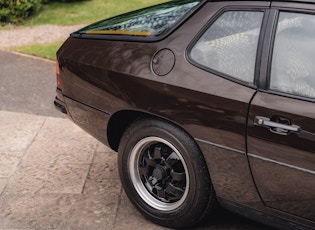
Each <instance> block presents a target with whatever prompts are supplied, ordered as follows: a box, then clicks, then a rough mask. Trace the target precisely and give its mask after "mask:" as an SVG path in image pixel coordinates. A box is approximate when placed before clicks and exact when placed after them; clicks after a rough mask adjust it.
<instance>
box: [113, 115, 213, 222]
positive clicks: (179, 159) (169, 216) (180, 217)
mask: <svg viewBox="0 0 315 230" xmlns="http://www.w3.org/2000/svg"><path fill="white" fill-rule="evenodd" d="M118 152H119V157H118V167H119V174H120V178H121V181H122V185H123V187H124V190H125V192H126V194H127V196H128V198H129V199H130V201H131V202H132V203H133V204H134V205H135V207H136V208H137V209H138V210H139V211H140V212H141V213H142V214H143V215H144V216H145V217H146V218H148V219H150V220H151V221H153V222H155V223H157V224H160V225H163V226H166V227H171V228H187V227H192V226H194V225H196V224H197V223H199V222H201V221H202V220H203V219H204V218H205V217H207V216H208V215H209V214H210V213H211V212H212V211H213V210H214V208H215V207H216V206H217V202H216V197H215V192H214V190H213V187H212V185H211V180H210V176H209V173H208V169H207V166H206V163H205V160H204V158H203V155H202V153H201V152H200V150H199V148H198V146H197V144H196V143H195V141H194V140H193V139H192V138H191V137H190V136H189V135H188V134H187V133H185V132H184V131H183V130H181V129H180V128H178V127H177V126H175V125H173V124H170V123H167V122H164V121H161V120H157V119H143V120H138V121H136V122H134V123H133V124H132V125H131V126H130V127H129V128H128V129H127V130H126V131H125V133H124V134H123V136H122V139H121V143H120V145H119V150H118Z"/></svg>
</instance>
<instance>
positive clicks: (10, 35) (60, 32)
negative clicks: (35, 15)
mask: <svg viewBox="0 0 315 230" xmlns="http://www.w3.org/2000/svg"><path fill="white" fill-rule="evenodd" d="M83 26H84V25H74V26H57V25H41V26H34V27H27V28H16V29H9V30H6V29H0V49H4V50H6V49H9V48H10V47H14V46H22V45H27V44H34V43H39V44H45V43H53V42H58V41H64V40H66V39H67V37H68V36H69V34H70V33H71V32H74V31H76V30H78V29H80V28H82V27H83Z"/></svg>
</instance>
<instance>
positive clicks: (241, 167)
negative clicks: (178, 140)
mask: <svg viewBox="0 0 315 230" xmlns="http://www.w3.org/2000/svg"><path fill="white" fill-rule="evenodd" d="M225 4H226V5H228V3H224V2H223V3H216V2H213V3H208V4H207V5H205V6H204V7H203V8H202V9H201V10H200V11H198V13H197V14H195V15H193V16H192V17H191V18H190V19H189V20H188V21H187V22H186V23H185V24H183V25H182V26H181V27H180V28H178V29H177V30H176V31H175V32H174V33H173V34H171V35H170V36H168V37H167V38H166V39H164V40H162V41H159V42H150V43H145V42H144V43H140V42H123V41H110V40H90V39H78V38H69V39H68V40H67V41H66V43H65V44H64V45H63V47H62V48H61V49H60V51H59V52H58V59H59V61H60V63H61V80H62V82H63V87H62V91H63V94H64V95H65V96H66V98H67V99H66V102H67V106H68V108H69V112H70V114H71V116H72V118H73V120H74V121H75V122H76V123H77V124H78V125H79V126H81V127H82V128H83V129H85V130H86V131H88V132H89V133H91V134H92V135H94V136H95V137H97V138H98V139H99V140H101V141H102V142H104V143H107V137H106V127H107V123H108V120H109V119H110V116H111V115H112V114H115V113H116V112H118V111H120V110H134V111H141V112H145V113H148V114H154V115H156V116H158V117H161V118H163V119H166V120H169V121H171V122H173V123H175V124H177V125H179V126H181V127H182V128H183V129H185V130H186V131H187V132H188V133H189V134H190V135H191V136H192V137H193V138H195V140H196V141H197V142H198V144H199V146H200V148H201V150H202V152H203V153H204V156H205V159H206V161H207V164H208V167H209V171H210V175H211V178H212V182H213V184H214V187H215V190H216V192H217V195H218V196H219V197H221V198H225V199H228V200H232V201H235V202H239V203H247V204H253V203H256V202H257V203H260V198H259V196H258V195H257V193H256V189H255V186H254V184H253V181H252V178H251V174H250V169H249V167H248V162H247V157H246V154H245V153H246V145H245V136H246V119H247V112H248V103H249V102H250V100H251V98H252V96H253V94H254V93H255V89H252V88H249V87H246V86H244V85H240V84H237V83H235V82H232V81H230V80H227V79H225V78H222V77H219V76H216V75H214V74H212V73H209V72H206V71H204V70H201V69H199V68H197V67H196V66H194V65H192V64H190V63H189V62H188V60H187V57H186V49H187V47H188V46H189V44H190V42H191V41H192V39H193V37H194V36H195V35H197V34H198V32H199V31H200V30H201V29H202V27H203V26H205V24H206V23H207V22H208V21H209V20H210V18H211V17H213V16H214V15H215V14H216V13H217V11H218V10H219V9H221V8H222V7H224V6H225ZM262 4H263V3H261V4H260V5H262ZM235 5H237V2H236V3H235ZM163 48H167V49H170V50H172V51H173V52H174V55H175V66H174V68H173V70H172V71H171V72H170V73H169V74H167V75H166V76H163V77H161V76H157V75H155V74H154V73H153V72H152V69H151V62H152V58H153V56H154V54H155V53H156V52H157V51H158V50H160V49H163Z"/></svg>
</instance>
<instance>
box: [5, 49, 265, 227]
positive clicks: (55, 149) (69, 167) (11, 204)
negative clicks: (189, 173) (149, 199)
mask: <svg viewBox="0 0 315 230" xmlns="http://www.w3.org/2000/svg"><path fill="white" fill-rule="evenodd" d="M54 66H55V64H54V63H53V62H50V61H44V60H41V59H34V58H29V57H25V56H21V55H16V54H13V53H8V52H1V51H0V130H1V131H0V229H127V228H129V229H164V228H162V227H159V226H157V225H155V224H152V223H151V222H149V221H147V220H145V219H144V218H143V217H142V216H141V215H140V214H139V213H138V212H137V211H136V210H135V209H134V208H133V207H132V205H131V204H130V202H129V201H128V199H127V198H126V195H125V193H124V192H123V190H122V187H121V184H120V181H119V177H118V172H117V164H116V160H117V156H116V153H115V152H113V151H111V150H110V149H108V148H107V147H105V146H104V145H103V144H101V143H100V142H98V141H97V140H95V139H94V138H92V137H91V136H89V135H88V134H86V133H85V132H84V131H82V130H81V129H80V128H78V127H77V126H76V125H74V124H73V123H72V122H70V121H69V120H68V119H66V118H65V116H64V115H62V114H61V113H59V112H57V111H55V109H54V108H53V105H52V103H53V99H54V95H55V72H54V71H55V70H54ZM198 229H270V228H268V227H265V226H264V225H260V224H257V223H255V222H252V221H249V220H247V219H243V218H241V217H238V216H236V215H234V214H231V213H228V212H224V211H223V212H221V213H219V214H217V215H216V216H214V217H213V219H212V220H211V221H209V222H208V223H206V224H204V225H203V226H200V227H199V228H198Z"/></svg>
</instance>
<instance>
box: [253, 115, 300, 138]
mask: <svg viewBox="0 0 315 230" xmlns="http://www.w3.org/2000/svg"><path fill="white" fill-rule="evenodd" d="M254 125H256V126H262V127H266V128H269V130H270V131H271V132H273V133H277V134H281V135H287V134H288V133H289V132H295V133H298V132H300V130H301V128H300V126H297V125H290V124H282V123H279V122H276V121H271V120H270V119H269V118H266V117H261V116H256V117H255V120H254Z"/></svg>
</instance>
